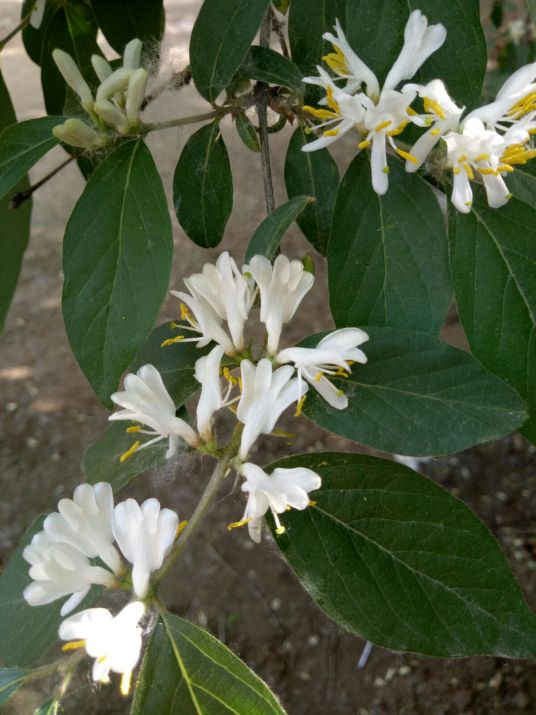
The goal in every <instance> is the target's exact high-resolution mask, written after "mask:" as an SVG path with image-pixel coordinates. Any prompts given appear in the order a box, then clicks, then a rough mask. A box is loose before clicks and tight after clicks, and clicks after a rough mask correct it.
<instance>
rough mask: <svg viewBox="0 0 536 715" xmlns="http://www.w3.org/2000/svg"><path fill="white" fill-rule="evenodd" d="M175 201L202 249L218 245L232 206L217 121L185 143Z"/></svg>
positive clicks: (177, 171)
mask: <svg viewBox="0 0 536 715" xmlns="http://www.w3.org/2000/svg"><path fill="white" fill-rule="evenodd" d="M203 7H204V6H203ZM173 201H174V204H175V211H176V213H177V218H178V219H179V223H180V225H181V226H182V227H183V229H184V230H185V232H186V234H187V235H188V237H189V238H191V239H192V241H193V242H194V243H197V245H198V246H201V247H202V248H212V247H214V246H217V245H218V243H219V242H220V241H221V240H222V238H223V234H224V231H225V226H226V225H227V221H228V219H229V215H230V214H231V210H232V208H233V177H232V174H231V165H230V163H229V155H228V154H227V148H226V146H225V143H224V141H223V139H222V136H221V134H220V128H219V123H218V122H212V124H207V125H206V126H204V127H201V129H199V130H198V131H197V132H195V134H192V136H191V137H190V138H189V139H188V141H187V142H186V144H185V146H184V149H183V150H182V153H181V155H180V158H179V163H178V164H177V168H176V169H175V176H174V177H173Z"/></svg>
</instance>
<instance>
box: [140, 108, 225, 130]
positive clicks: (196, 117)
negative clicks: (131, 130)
mask: <svg viewBox="0 0 536 715" xmlns="http://www.w3.org/2000/svg"><path fill="white" fill-rule="evenodd" d="M232 110H233V108H232V107H219V108H218V109H215V110H214V111H212V112H205V113H204V114H192V115H190V116H189V117H178V118H177V119H170V120H168V121H167V122H157V123H155V124H144V125H143V133H145V134H147V133H148V132H154V131H158V130H159V129H169V128H170V127H182V126H184V125H185V124H194V123H195V122H205V121H207V120H208V119H217V118H221V117H224V116H225V115H226V114H229V113H230V112H232Z"/></svg>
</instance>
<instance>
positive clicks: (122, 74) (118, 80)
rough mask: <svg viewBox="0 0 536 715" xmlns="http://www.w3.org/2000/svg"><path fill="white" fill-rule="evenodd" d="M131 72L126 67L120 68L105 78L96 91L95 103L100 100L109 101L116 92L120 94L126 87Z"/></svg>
mask: <svg viewBox="0 0 536 715" xmlns="http://www.w3.org/2000/svg"><path fill="white" fill-rule="evenodd" d="M132 72H133V70H131V69H128V68H127V67H120V68H119V69H118V70H115V72H112V74H111V75H110V76H109V77H107V78H106V79H105V80H104V82H101V84H100V85H99V88H98V89H97V101H99V100H101V99H110V97H113V95H114V94H117V92H122V91H123V90H124V89H125V87H126V86H127V85H128V80H129V79H130V75H131V74H132Z"/></svg>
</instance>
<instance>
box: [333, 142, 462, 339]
mask: <svg viewBox="0 0 536 715" xmlns="http://www.w3.org/2000/svg"><path fill="white" fill-rule="evenodd" d="M390 168H391V172H390V174H389V177H390V178H389V191H388V192H387V193H386V194H385V195H384V196H378V194H376V192H375V191H374V189H373V188H372V184H371V179H370V165H369V162H368V161H367V159H366V158H365V157H364V156H358V157H356V158H355V159H354V161H353V162H352V163H351V164H350V166H349V167H348V170H347V172H346V174H345V176H344V178H343V180H342V182H341V185H340V188H339V192H338V194H337V201H336V204H335V210H334V212H333V226H332V233H331V238H330V243H329V250H328V270H329V297H330V305H331V310H332V313H333V318H334V320H335V323H336V324H337V326H338V327H343V326H346V325H361V324H363V325H387V326H391V327H398V328H409V329H413V330H424V331H426V332H430V333H432V334H436V335H437V334H438V333H439V330H440V329H441V326H442V325H443V322H444V319H445V315H446V313H447V310H448V307H449V304H450V301H451V298H452V288H451V285H450V276H449V264H448V241H447V234H446V228H445V219H444V217H443V214H442V212H441V209H440V207H439V204H438V202H437V199H436V197H435V196H434V193H433V191H432V189H431V188H430V186H429V185H428V184H427V182H426V181H424V180H423V179H421V178H420V177H419V176H418V175H417V174H408V173H406V172H405V171H404V170H403V168H402V167H400V166H399V165H398V164H397V163H395V162H392V163H391V167H390Z"/></svg>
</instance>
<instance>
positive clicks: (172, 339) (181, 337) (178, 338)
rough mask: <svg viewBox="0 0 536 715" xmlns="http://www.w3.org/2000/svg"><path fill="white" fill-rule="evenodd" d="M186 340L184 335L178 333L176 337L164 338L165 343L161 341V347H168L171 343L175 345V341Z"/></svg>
mask: <svg viewBox="0 0 536 715" xmlns="http://www.w3.org/2000/svg"><path fill="white" fill-rule="evenodd" d="M183 340H184V335H177V337H176V338H168V339H167V340H164V342H163V343H160V347H161V348H167V347H168V346H169V345H173V344H174V343H180V342H182V341H183Z"/></svg>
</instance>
